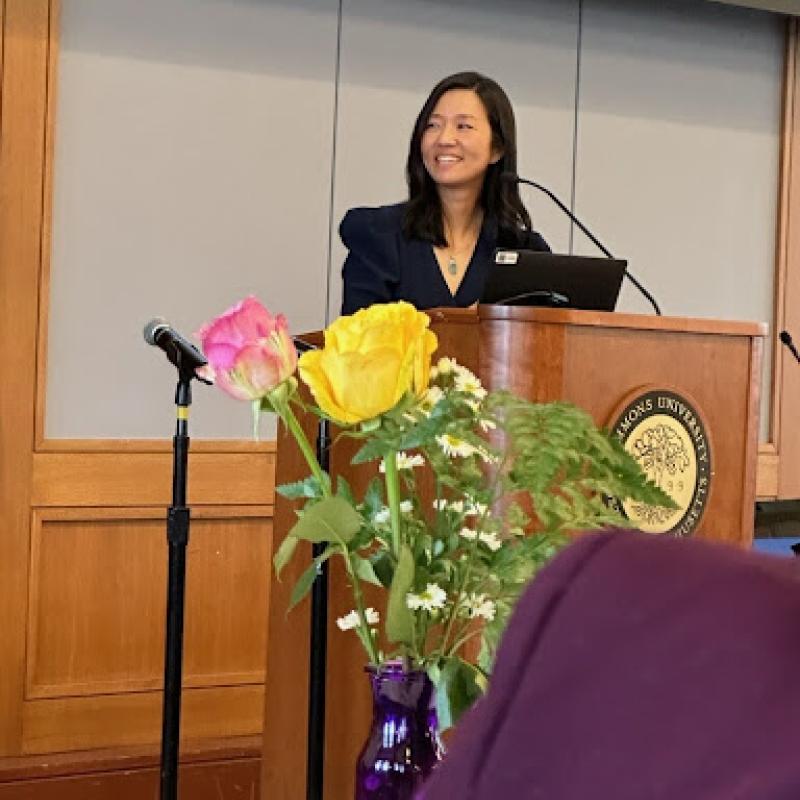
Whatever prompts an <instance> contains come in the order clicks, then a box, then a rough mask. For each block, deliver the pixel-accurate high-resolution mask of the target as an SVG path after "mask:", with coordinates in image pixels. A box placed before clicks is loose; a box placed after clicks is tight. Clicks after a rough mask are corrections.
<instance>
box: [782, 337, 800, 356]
mask: <svg viewBox="0 0 800 800" xmlns="http://www.w3.org/2000/svg"><path fill="white" fill-rule="evenodd" d="M778 338H779V339H780V340H781V344H782V345H785V347H786V349H787V350H788V351H789V352H790V353H791V354H792V355H793V356H794V357H795V359H796V360H797V361H800V353H798V352H797V348H796V347H795V345H794V342H793V341H792V336H791V334H790V333H789V331H781V332H780V334H779V335H778Z"/></svg>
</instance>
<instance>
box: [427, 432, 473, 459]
mask: <svg viewBox="0 0 800 800" xmlns="http://www.w3.org/2000/svg"><path fill="white" fill-rule="evenodd" d="M436 441H437V442H438V444H439V447H441V448H442V450H444V453H445V455H448V456H450V457H451V458H453V457H456V456H460V457H461V458H467V456H471V455H473V454H474V453H478V452H480V451H479V450H478V448H477V447H475V445H472V444H470V443H469V442H468V441H466V440H465V439H459V437H458V436H453V435H452V434H451V433H443V434H440V435H439V436H437V437H436Z"/></svg>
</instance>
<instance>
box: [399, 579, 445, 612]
mask: <svg viewBox="0 0 800 800" xmlns="http://www.w3.org/2000/svg"><path fill="white" fill-rule="evenodd" d="M446 602H447V594H446V592H445V591H444V589H442V588H441V587H440V586H439V584H438V583H429V584H428V585H427V587H426V588H425V590H424V591H422V592H420V593H419V594H413V593H412V592H409V593H408V594H407V595H406V605H407V606H408V607H409V608H410V609H411V610H412V611H416V610H417V609H420V608H422V609H424V610H425V611H428V612H431V611H434V610H435V609H437V608H444V604H445V603H446Z"/></svg>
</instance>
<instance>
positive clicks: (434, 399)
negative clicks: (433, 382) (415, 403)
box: [419, 386, 444, 416]
mask: <svg viewBox="0 0 800 800" xmlns="http://www.w3.org/2000/svg"><path fill="white" fill-rule="evenodd" d="M443 397H444V392H443V391H442V390H441V389H440V388H439V387H438V386H429V387H428V389H427V391H426V392H425V394H424V395H422V398H421V399H420V401H419V409H420V411H422V413H423V414H425V415H426V416H430V413H431V411H433V407H434V406H435V405H436V404H437V403H438V402H439V401H440V400H441V399H442V398H443Z"/></svg>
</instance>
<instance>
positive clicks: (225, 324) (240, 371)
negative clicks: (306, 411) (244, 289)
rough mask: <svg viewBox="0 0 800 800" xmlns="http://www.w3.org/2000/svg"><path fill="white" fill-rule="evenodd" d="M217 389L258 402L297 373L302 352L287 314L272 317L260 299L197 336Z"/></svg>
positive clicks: (234, 310)
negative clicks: (295, 343) (288, 322)
mask: <svg viewBox="0 0 800 800" xmlns="http://www.w3.org/2000/svg"><path fill="white" fill-rule="evenodd" d="M196 336H197V338H198V339H200V342H201V344H202V348H203V352H204V353H205V354H206V358H207V359H208V363H209V366H210V367H211V368H212V370H213V377H214V380H215V381H216V383H217V385H218V386H219V387H220V388H221V389H223V390H224V391H226V392H227V393H228V394H229V395H231V396H232V397H235V398H236V399H237V400H258V399H260V398H262V397H264V396H265V395H267V394H269V393H270V392H272V391H273V389H275V388H276V387H278V386H279V385H280V384H281V383H283V382H284V381H285V380H286V379H287V378H289V377H291V376H292V375H293V374H294V371H295V369H296V368H297V351H296V350H295V347H294V343H293V342H292V339H291V337H290V336H289V331H288V328H287V325H286V318H285V317H284V316H283V314H278V316H277V317H273V316H272V315H271V314H270V313H269V311H267V309H266V308H264V306H262V305H261V303H260V302H259V301H258V300H257V299H256V298H255V297H252V296H250V297H247V298H245V299H244V300H242V302H241V303H238V304H237V305H235V306H233V308H230V309H228V310H227V311H226V312H225V313H224V314H222V315H221V316H219V317H217V318H216V319H215V320H213V321H212V322H209V323H208V324H206V325H203V327H202V328H201V329H200V330H199V331H198V332H197V334H196Z"/></svg>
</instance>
